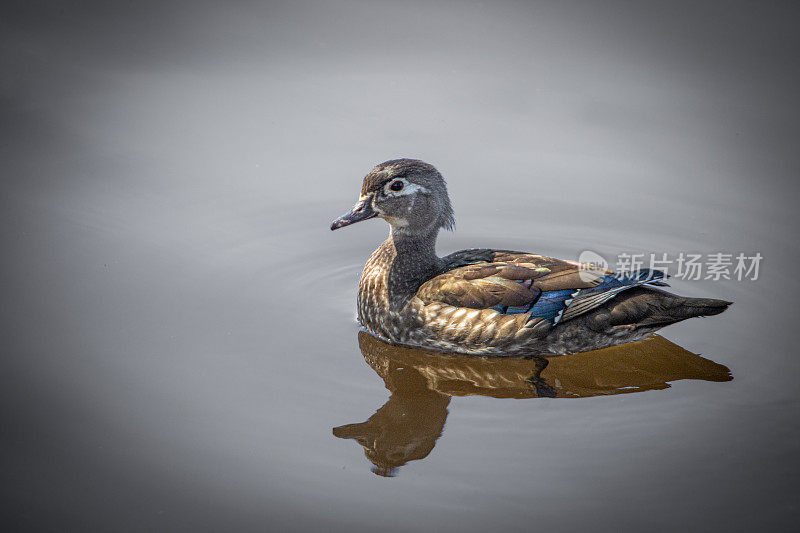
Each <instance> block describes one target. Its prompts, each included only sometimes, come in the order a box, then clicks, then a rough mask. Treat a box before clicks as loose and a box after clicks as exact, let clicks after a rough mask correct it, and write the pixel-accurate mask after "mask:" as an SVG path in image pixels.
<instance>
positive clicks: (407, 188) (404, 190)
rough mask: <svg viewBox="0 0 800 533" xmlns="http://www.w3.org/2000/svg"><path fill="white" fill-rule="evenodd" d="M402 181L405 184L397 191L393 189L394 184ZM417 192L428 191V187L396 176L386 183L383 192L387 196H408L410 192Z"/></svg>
mask: <svg viewBox="0 0 800 533" xmlns="http://www.w3.org/2000/svg"><path fill="white" fill-rule="evenodd" d="M398 182H399V183H402V184H403V186H402V187H401V188H400V189H399V190H397V191H395V190H392V185H394V184H396V183H398ZM417 192H422V193H425V192H428V189H426V188H425V187H423V186H422V185H417V184H416V183H409V182H408V180H407V179H405V178H395V179H393V180H391V181H388V182H386V185H384V186H383V193H384V194H385V195H386V196H406V195H408V194H414V193H417Z"/></svg>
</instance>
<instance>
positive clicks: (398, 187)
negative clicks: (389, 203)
mask: <svg viewBox="0 0 800 533" xmlns="http://www.w3.org/2000/svg"><path fill="white" fill-rule="evenodd" d="M389 188H390V189H392V190H393V191H394V192H397V191H402V190H403V182H402V181H400V180H394V181H393V182H392V184H391V185H389Z"/></svg>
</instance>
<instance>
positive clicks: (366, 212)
mask: <svg viewBox="0 0 800 533" xmlns="http://www.w3.org/2000/svg"><path fill="white" fill-rule="evenodd" d="M377 215H378V213H376V212H375V210H373V209H372V197H371V196H367V197H366V198H362V199H361V200H359V201H358V203H357V204H356V205H354V206H353V209H351V210H350V212H349V213H347V214H345V215H342V216H340V217H339V218H337V219H336V220H334V221H333V222H332V223H331V230H335V229H339V228H343V227H345V226H349V225H350V224H355V223H356V222H361V221H362V220H367V219H368V218H374V217H376V216H377Z"/></svg>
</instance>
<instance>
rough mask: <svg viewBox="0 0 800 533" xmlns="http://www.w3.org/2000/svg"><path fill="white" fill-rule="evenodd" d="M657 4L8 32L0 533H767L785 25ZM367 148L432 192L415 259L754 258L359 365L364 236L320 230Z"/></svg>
mask: <svg viewBox="0 0 800 533" xmlns="http://www.w3.org/2000/svg"><path fill="white" fill-rule="evenodd" d="M145 4H146V3H143V4H142V6H144V5H145ZM159 5H160V4H159ZM171 5H172V4H170V6H171ZM597 5H599V4H597ZM658 5H659V6H660V7H659V8H658V9H657V10H655V11H652V10H646V9H643V8H642V9H640V8H638V7H635V6H633V5H631V4H627V3H626V4H625V5H624V6H616V7H609V8H608V10H610V11H608V10H606V8H605V7H604V8H603V9H599V8H596V7H592V6H593V4H591V3H587V4H586V5H583V7H581V8H580V9H578V8H575V9H573V8H566V7H559V6H561V4H560V3H547V2H542V3H537V4H536V7H526V6H527V4H522V3H513V4H512V3H493V4H492V8H491V9H490V8H489V7H487V6H488V4H487V5H486V6H485V5H483V4H474V5H473V4H470V6H469V7H468V8H465V11H463V13H461V15H459V17H457V20H456V21H455V22H453V19H452V13H453V11H452V9H453V8H452V6H450V5H449V4H445V3H441V4H440V3H432V4H431V5H430V7H424V8H423V7H421V5H420V6H417V7H415V8H413V9H411V8H408V9H398V8H397V7H392V6H388V5H382V4H381V5H377V4H376V6H377V7H367V5H366V4H365V5H359V6H356V7H353V6H350V7H347V6H349V4H347V5H344V4H343V5H342V6H339V7H337V8H333V7H326V6H327V4H324V5H318V4H313V6H311V7H309V6H306V7H305V8H303V9H301V8H294V7H290V6H289V4H287V5H282V4H280V5H279V4H277V3H276V4H275V5H272V4H269V5H267V3H265V4H264V5H263V6H260V7H259V6H256V5H250V4H245V3H242V4H241V5H239V4H237V7H230V8H229V9H221V8H219V7H209V6H208V5H204V4H203V5H202V6H200V5H199V4H198V6H197V7H195V6H194V5H193V6H192V8H191V9H190V10H189V11H185V10H182V9H178V8H176V7H164V8H160V9H158V10H150V9H149V8H146V7H142V6H139V5H138V3H137V4H131V6H130V7H127V8H124V9H122V8H120V10H119V12H117V11H114V10H112V11H104V10H102V9H88V8H87V9H84V10H83V11H81V12H80V13H78V14H74V13H73V12H72V11H70V10H69V9H66V10H62V13H61V15H59V14H57V13H50V11H47V12H46V13H44V11H43V12H42V13H40V14H39V15H36V14H35V13H34V14H33V15H30V16H28V17H21V18H19V22H18V24H17V25H15V26H14V27H13V28H12V29H13V30H14V31H13V33H8V32H5V34H6V35H7V36H9V35H10V36H12V37H13V39H9V44H8V46H7V47H5V48H3V52H2V53H3V54H4V55H3V57H4V60H6V61H7V64H8V65H10V66H9V68H10V69H11V70H10V72H13V73H14V76H9V77H8V78H7V79H4V82H3V90H4V91H5V93H7V94H8V95H10V96H9V97H8V98H7V99H6V100H4V102H5V101H8V102H9V103H10V104H12V105H9V106H7V107H5V108H4V109H5V110H4V111H3V113H4V115H3V117H4V122H3V124H4V125H8V128H10V129H9V131H11V132H12V134H11V135H6V136H5V137H4V142H3V143H2V145H0V150H2V152H1V153H0V155H2V161H3V164H4V170H3V196H2V206H1V207H2V209H0V217H2V223H1V224H0V236H2V239H3V243H4V255H3V271H4V272H3V276H4V289H3V294H4V302H5V304H4V305H3V306H2V311H0V321H1V322H2V324H3V326H2V327H3V333H2V336H3V340H2V346H3V361H4V370H3V371H2V373H1V377H0V379H2V388H0V390H1V391H2V392H1V394H2V409H3V416H4V418H3V420H4V431H3V433H4V434H5V437H4V439H3V447H4V453H3V457H4V462H5V467H4V478H5V479H4V490H5V491H7V494H6V496H7V497H6V498H5V499H4V501H6V502H8V507H10V508H11V511H12V512H11V514H12V516H13V520H14V521H15V523H16V525H17V526H19V529H22V530H75V531H92V530H98V531H220V530H229V531H264V530H286V531H327V530H337V531H408V530H417V531H427V530H430V531H453V532H467V531H485V530H490V531H497V530H502V531H530V530H533V529H537V530H551V531H564V530H581V529H585V530H603V531H616V530H620V529H633V528H637V529H643V530H656V531H674V530H688V531H710V530H713V531H752V530H781V529H784V530H785V529H789V527H788V526H789V525H790V524H793V523H796V520H797V518H798V490H797V487H798V482H800V476H798V461H797V454H798V451H800V449H799V448H798V442H799V441H800V440H799V439H800V426H799V425H798V407H799V406H798V401H799V400H800V392H799V389H798V384H797V379H798V370H799V368H798V349H797V338H796V334H795V331H796V329H797V324H798V319H799V318H800V315H799V314H798V306H797V301H796V299H797V295H798V294H800V286H799V285H800V281H798V276H797V264H798V260H800V253H799V251H798V244H797V237H796V231H797V228H798V227H800V224H799V222H800V216H799V215H798V213H797V208H796V206H797V205H798V201H800V200H799V199H798V193H797V190H798V188H797V185H796V183H795V181H796V177H797V169H798V168H800V167H799V166H798V164H797V156H796V146H797V142H796V141H797V139H798V138H800V135H799V134H798V131H797V124H800V119H798V117H797V113H796V109H795V108H796V105H795V106H794V108H793V107H792V102H795V100H796V91H795V89H796V84H791V83H789V81H791V80H792V79H793V78H792V77H791V75H793V73H795V72H796V68H795V67H792V68H793V69H794V70H792V69H791V68H789V66H788V65H790V64H791V65H796V61H794V58H793V56H792V62H791V63H789V62H786V63H785V64H784V63H783V62H782V61H784V59H785V54H786V53H787V52H786V51H787V50H794V49H796V48H795V47H794V46H792V45H790V44H787V43H791V42H794V41H792V40H790V38H789V37H788V36H796V35H797V32H796V29H795V28H794V26H791V25H790V24H789V21H791V20H794V19H792V18H791V17H789V16H784V15H782V14H781V13H780V12H778V11H779V10H777V8H775V9H773V8H769V9H767V8H766V7H759V13H758V16H759V17H767V18H768V20H769V24H767V23H763V24H762V26H758V25H754V24H753V23H752V21H753V20H754V19H757V20H762V19H760V18H758V17H756V16H755V14H753V13H751V14H750V15H748V13H749V12H744V11H736V10H733V9H731V10H727V9H726V10H719V9H713V10H711V11H708V13H713V17H712V18H710V19H706V18H704V17H705V15H703V13H706V11H704V10H703V9H699V8H698V12H697V13H695V11H694V10H689V11H691V14H690V15H691V16H690V15H687V13H688V12H689V11H687V10H685V9H683V8H675V9H674V10H673V9H672V8H671V7H669V8H668V6H667V4H663V3H660V4H658ZM670 5H671V4H670ZM531 6H533V4H531ZM693 9H694V8H693ZM709 9H710V8H709ZM770 9H772V11H770ZM773 11H774V12H773ZM187 13H191V16H188V14H187ZM737 13H738V14H737ZM62 16H64V17H67V19H66V20H67V22H68V24H67V23H65V22H64V20H62V19H60V18H58V17H62ZM718 17H723V18H724V23H718ZM154 20H155V21H158V23H157V24H155V23H152V21H154ZM388 20H391V21H395V22H397V24H396V25H394V24H389V25H387V24H386V23H385V22H386V21H388ZM704 21H706V22H704ZM712 21H713V22H712ZM781 21H784V22H781ZM456 23H457V24H456ZM453 24H456V26H453ZM98 28H105V30H104V31H102V32H99V33H98V31H99V30H97V29H98ZM642 28H647V30H646V31H645V30H643V29H642ZM709 28H713V32H711V33H709V31H710V30H709ZM753 28H755V29H753ZM758 28H761V29H760V30H759V29H758ZM434 30H435V31H434ZM9 31H11V30H9ZM409 32H410V33H409ZM759 32H762V33H759ZM387 36H388V37H389V39H387V38H386V37H387ZM774 36H783V37H781V39H783V38H784V37H785V39H784V40H781V39H778V38H777V37H775V38H773V37H774ZM791 39H794V40H796V37H791ZM365 40H366V41H367V42H369V43H370V46H367V47H365V46H364V42H365ZM387 42H391V45H389V44H387ZM64 43H69V46H66V45H64ZM782 53H783V55H781V54H782ZM420 58H422V59H420ZM765 58H767V59H769V61H767V59H765ZM770 61H771V62H770ZM398 65H405V69H406V70H405V71H403V72H399V71H398ZM784 67H786V68H785V69H784ZM794 79H796V78H794ZM787 80H789V81H787ZM398 156H411V157H420V158H423V159H426V160H429V161H430V162H431V163H433V164H435V165H437V166H438V167H439V168H440V170H441V171H442V173H443V174H444V176H445V178H446V179H447V180H448V183H449V188H450V194H451V197H452V199H453V203H454V206H455V209H456V217H457V221H458V226H457V231H456V232H455V233H445V234H442V236H441V237H440V241H439V245H438V252H439V253H440V254H442V255H443V254H446V253H450V252H452V251H455V250H458V249H462V248H468V247H476V246H487V247H498V248H511V249H521V250H530V251H534V252H539V253H543V254H548V255H552V256H556V257H561V258H564V259H576V258H577V257H578V254H580V253H581V252H582V251H584V250H592V251H594V252H597V253H600V254H602V255H604V256H606V257H609V258H611V259H613V258H614V257H615V256H616V255H617V254H619V253H620V252H628V253H650V252H655V253H661V252H667V253H670V254H673V255H674V254H677V253H678V252H681V251H685V252H700V253H713V252H729V253H738V252H745V253H748V254H751V253H755V252H760V253H761V254H762V255H763V257H764V260H763V263H762V265H761V274H760V276H759V279H758V280H757V281H741V282H740V281H735V280H721V281H712V280H702V281H683V280H674V281H673V283H672V290H674V291H675V292H677V293H681V294H686V295H693V296H703V297H714V298H723V299H728V300H733V301H734V302H735V303H734V305H733V306H732V307H731V308H730V309H729V310H728V311H726V312H725V313H724V314H722V315H720V316H716V317H711V318H707V319H695V320H691V321H688V322H685V323H682V324H678V325H675V326H671V327H669V328H666V329H664V330H662V332H661V334H662V336H660V337H656V338H654V339H653V340H650V341H647V342H644V343H640V344H637V345H633V346H626V347H619V348H614V349H609V350H603V351H598V352H593V353H588V354H578V355H570V356H563V357H557V358H552V359H550V361H549V364H548V365H547V366H546V367H544V365H543V364H542V363H541V361H537V360H535V359H527V360H525V359H515V360H502V361H501V360H493V359H480V358H477V359H470V358H463V357H454V356H442V355H438V354H430V353H427V352H424V351H414V350H403V349H398V348H395V347H391V346H387V345H385V344H382V343H380V342H378V341H375V340H374V339H372V338H370V337H369V336H367V335H365V334H364V333H360V332H359V328H358V325H357V323H356V321H355V295H356V289H357V283H358V279H359V275H360V271H361V268H362V265H363V264H364V262H365V261H366V259H367V257H368V256H369V254H370V253H371V252H372V250H373V249H375V248H376V247H377V246H378V244H379V243H380V242H381V241H382V240H383V239H384V238H385V237H386V233H387V228H386V226H385V224H384V223H383V222H382V221H379V220H371V221H367V222H364V223H361V224H358V225H355V226H353V227H349V228H346V229H343V230H340V231H337V232H335V233H332V232H331V231H330V230H329V229H328V228H329V224H330V221H331V220H332V219H333V218H335V217H336V216H338V215H340V214H341V213H343V212H344V211H346V210H347V209H348V208H349V207H350V206H351V205H352V204H353V202H354V201H355V200H356V198H357V196H358V193H359V190H360V186H361V178H362V177H363V175H364V174H365V173H366V172H367V171H368V170H369V168H370V167H371V166H372V165H374V164H376V163H378V162H380V161H382V160H386V159H389V158H392V157H398Z"/></svg>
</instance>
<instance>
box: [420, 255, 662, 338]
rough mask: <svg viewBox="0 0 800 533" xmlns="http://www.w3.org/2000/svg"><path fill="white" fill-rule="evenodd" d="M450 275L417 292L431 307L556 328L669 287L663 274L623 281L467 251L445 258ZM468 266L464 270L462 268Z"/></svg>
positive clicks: (534, 258)
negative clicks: (649, 288)
mask: <svg viewBox="0 0 800 533" xmlns="http://www.w3.org/2000/svg"><path fill="white" fill-rule="evenodd" d="M444 262H445V268H446V269H448V270H447V271H446V272H444V273H442V274H440V275H439V276H437V277H435V278H433V279H431V280H429V281H428V282H426V283H425V284H423V285H422V287H420V289H419V291H418V292H417V296H419V297H420V298H421V299H422V300H423V301H424V302H426V303H433V302H441V303H445V304H448V305H451V306H455V307H467V308H472V309H493V310H495V311H498V312H500V313H502V314H512V315H517V314H528V315H529V316H530V319H547V320H549V321H551V322H552V324H553V325H555V324H558V323H559V322H562V321H565V320H569V319H571V318H574V317H576V316H578V315H581V314H584V313H586V312H588V311H590V310H592V309H594V308H596V307H598V306H600V305H602V304H603V303H605V302H607V301H608V300H610V299H612V298H613V297H614V296H616V295H617V294H619V293H620V292H622V291H624V290H627V289H629V288H632V287H635V286H639V285H663V283H661V282H660V281H659V280H661V279H663V277H664V276H663V273H661V272H659V271H649V270H642V271H639V272H635V273H632V274H628V275H618V274H615V273H613V272H611V271H609V270H605V269H597V268H595V267H593V266H591V265H587V264H582V263H578V262H575V261H564V260H561V259H555V258H552V257H546V256H541V255H536V254H529V253H525V252H515V251H510V250H487V249H473V250H462V251H460V252H456V253H454V254H451V255H449V256H447V257H445V258H444ZM462 265H464V266H462Z"/></svg>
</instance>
